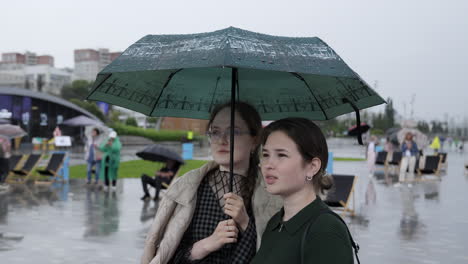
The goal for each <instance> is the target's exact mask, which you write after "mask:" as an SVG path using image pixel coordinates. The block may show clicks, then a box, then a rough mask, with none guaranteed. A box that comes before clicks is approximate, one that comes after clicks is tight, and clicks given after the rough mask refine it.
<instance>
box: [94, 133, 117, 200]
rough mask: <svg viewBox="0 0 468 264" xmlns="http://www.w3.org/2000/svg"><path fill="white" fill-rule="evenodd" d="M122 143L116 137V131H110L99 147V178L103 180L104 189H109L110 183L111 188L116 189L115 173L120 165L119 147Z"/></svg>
mask: <svg viewBox="0 0 468 264" xmlns="http://www.w3.org/2000/svg"><path fill="white" fill-rule="evenodd" d="M121 148H122V144H121V143H120V139H119V138H118V137H117V133H116V132H115V131H112V132H110V133H109V137H108V138H107V140H106V141H104V142H102V143H101V145H100V147H99V149H100V150H101V151H102V160H101V171H100V172H99V178H101V180H103V181H104V186H105V188H106V190H109V188H110V184H111V183H112V190H113V191H115V190H116V184H117V175H118V171H119V165H120V149H121Z"/></svg>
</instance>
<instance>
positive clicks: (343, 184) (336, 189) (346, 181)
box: [325, 174, 357, 215]
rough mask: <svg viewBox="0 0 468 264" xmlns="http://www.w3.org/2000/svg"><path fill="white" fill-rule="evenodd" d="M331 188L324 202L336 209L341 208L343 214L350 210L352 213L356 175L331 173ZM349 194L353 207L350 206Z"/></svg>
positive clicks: (352, 213)
mask: <svg viewBox="0 0 468 264" xmlns="http://www.w3.org/2000/svg"><path fill="white" fill-rule="evenodd" d="M332 177H333V188H332V189H331V190H330V191H329V192H328V193H327V197H326V198H325V203H326V204H327V205H328V206H330V207H333V209H336V210H343V213H342V215H343V214H345V213H346V212H350V213H351V215H354V213H355V211H354V185H355V184H356V180H357V177H356V176H354V175H338V174H333V175H332ZM351 196H352V197H353V208H350V202H351Z"/></svg>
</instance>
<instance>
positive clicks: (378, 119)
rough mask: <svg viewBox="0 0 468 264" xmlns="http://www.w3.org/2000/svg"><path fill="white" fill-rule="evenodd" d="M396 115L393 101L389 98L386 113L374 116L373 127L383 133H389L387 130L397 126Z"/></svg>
mask: <svg viewBox="0 0 468 264" xmlns="http://www.w3.org/2000/svg"><path fill="white" fill-rule="evenodd" d="M395 114H396V111H395V108H393V100H392V98H390V97H389V98H388V99H387V105H386V106H385V109H384V112H383V113H378V114H376V115H374V116H373V118H372V124H373V127H374V128H376V129H380V130H382V131H387V129H389V128H392V127H395V126H396V125H397V124H396V123H395Z"/></svg>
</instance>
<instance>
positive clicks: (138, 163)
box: [70, 158, 365, 179]
mask: <svg viewBox="0 0 468 264" xmlns="http://www.w3.org/2000/svg"><path fill="white" fill-rule="evenodd" d="M333 160H334V161H364V160H365V159H362V158H334V159H333ZM206 162H207V161H206V160H187V161H186V163H185V165H184V166H182V167H181V168H180V170H179V176H182V175H184V174H185V173H186V172H187V171H190V170H193V169H196V168H199V167H201V166H202V165H203V164H205V163H206ZM163 165H164V164H163V163H161V162H151V161H145V160H131V161H126V162H122V163H120V168H119V178H139V177H140V176H141V174H143V173H146V174H148V175H150V176H153V175H154V172H155V171H156V170H158V169H160V168H161V167H162V166H163ZM70 178H71V179H85V178H86V164H83V165H76V166H71V167H70Z"/></svg>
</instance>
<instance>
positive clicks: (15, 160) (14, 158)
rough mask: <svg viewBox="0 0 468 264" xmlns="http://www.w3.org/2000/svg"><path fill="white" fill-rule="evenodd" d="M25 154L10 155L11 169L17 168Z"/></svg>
mask: <svg viewBox="0 0 468 264" xmlns="http://www.w3.org/2000/svg"><path fill="white" fill-rule="evenodd" d="M23 157H24V155H22V154H19V155H12V156H11V157H10V171H12V170H15V169H17V167H18V165H19V163H20V161H21V160H22V159H23Z"/></svg>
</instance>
